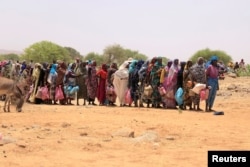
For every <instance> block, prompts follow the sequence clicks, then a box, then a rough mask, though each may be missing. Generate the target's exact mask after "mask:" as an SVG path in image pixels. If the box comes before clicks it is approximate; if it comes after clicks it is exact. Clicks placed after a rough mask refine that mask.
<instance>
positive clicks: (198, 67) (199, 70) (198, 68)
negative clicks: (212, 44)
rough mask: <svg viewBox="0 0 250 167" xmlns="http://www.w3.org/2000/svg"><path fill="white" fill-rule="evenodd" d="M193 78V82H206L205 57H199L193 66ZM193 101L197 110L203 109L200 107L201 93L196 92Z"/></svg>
mask: <svg viewBox="0 0 250 167" xmlns="http://www.w3.org/2000/svg"><path fill="white" fill-rule="evenodd" d="M190 72H191V78H192V83H193V84H195V83H201V84H206V72H205V66H204V59H203V57H199V58H198V60H197V63H196V64H195V65H194V66H193V67H192V68H191V71H190ZM192 102H193V104H194V110H196V111H202V109H200V95H199V94H195V95H194V96H193V97H192Z"/></svg>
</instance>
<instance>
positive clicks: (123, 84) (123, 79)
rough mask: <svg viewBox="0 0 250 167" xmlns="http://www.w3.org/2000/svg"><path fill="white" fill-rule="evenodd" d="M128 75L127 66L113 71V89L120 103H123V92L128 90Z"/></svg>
mask: <svg viewBox="0 0 250 167" xmlns="http://www.w3.org/2000/svg"><path fill="white" fill-rule="evenodd" d="M128 76H129V72H128V69H127V68H120V69H119V70H117V71H116V72H115V73H114V81H113V84H114V89H115V92H116V95H117V97H118V100H119V102H120V105H124V104H125V94H126V91H127V90H128Z"/></svg>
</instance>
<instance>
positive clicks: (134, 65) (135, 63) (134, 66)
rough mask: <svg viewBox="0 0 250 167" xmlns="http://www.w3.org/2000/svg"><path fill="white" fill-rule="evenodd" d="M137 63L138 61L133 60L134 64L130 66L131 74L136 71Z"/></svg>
mask: <svg viewBox="0 0 250 167" xmlns="http://www.w3.org/2000/svg"><path fill="white" fill-rule="evenodd" d="M137 62H138V61H137V60H133V61H132V63H131V64H130V65H129V70H128V71H129V73H132V72H133V71H134V70H135V68H136V65H137Z"/></svg>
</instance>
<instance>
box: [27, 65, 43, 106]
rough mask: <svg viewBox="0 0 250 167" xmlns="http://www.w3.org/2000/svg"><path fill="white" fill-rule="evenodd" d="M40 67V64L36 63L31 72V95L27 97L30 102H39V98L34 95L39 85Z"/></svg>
mask: <svg viewBox="0 0 250 167" xmlns="http://www.w3.org/2000/svg"><path fill="white" fill-rule="evenodd" d="M41 69H42V65H41V64H40V63H36V64H35V67H34V70H33V72H32V85H33V88H32V89H31V95H30V97H29V100H28V101H29V102H31V103H35V104H37V103H41V100H40V99H38V98H37V97H36V94H37V91H38V88H39V86H40V85H41V77H40V76H41V75H40V74H41Z"/></svg>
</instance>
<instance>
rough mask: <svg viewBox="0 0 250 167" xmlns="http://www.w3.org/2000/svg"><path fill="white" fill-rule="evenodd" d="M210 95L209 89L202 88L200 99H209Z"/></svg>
mask: <svg viewBox="0 0 250 167" xmlns="http://www.w3.org/2000/svg"><path fill="white" fill-rule="evenodd" d="M208 95H209V89H202V90H201V91H200V100H201V101H202V100H207V99H208Z"/></svg>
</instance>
